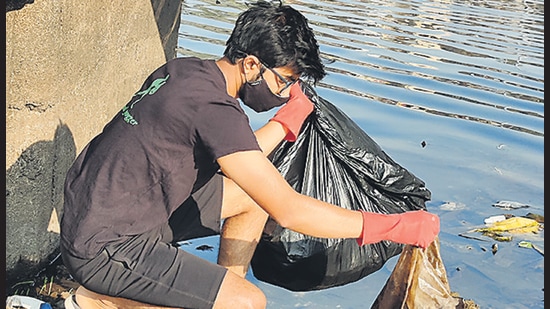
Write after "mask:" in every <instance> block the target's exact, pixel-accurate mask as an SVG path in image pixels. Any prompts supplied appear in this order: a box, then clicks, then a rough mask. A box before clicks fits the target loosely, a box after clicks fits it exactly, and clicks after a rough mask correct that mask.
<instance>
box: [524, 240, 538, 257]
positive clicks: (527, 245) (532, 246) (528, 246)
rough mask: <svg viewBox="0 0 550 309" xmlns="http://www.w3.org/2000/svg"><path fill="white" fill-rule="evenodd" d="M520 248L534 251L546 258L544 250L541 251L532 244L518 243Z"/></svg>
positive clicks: (528, 242)
mask: <svg viewBox="0 0 550 309" xmlns="http://www.w3.org/2000/svg"><path fill="white" fill-rule="evenodd" d="M518 246H520V247H521V248H528V249H534V250H535V251H537V252H538V253H540V254H541V255H542V256H544V250H542V249H540V248H539V247H538V246H535V245H534V244H533V243H532V242H530V241H526V240H522V241H520V242H519V243H518Z"/></svg>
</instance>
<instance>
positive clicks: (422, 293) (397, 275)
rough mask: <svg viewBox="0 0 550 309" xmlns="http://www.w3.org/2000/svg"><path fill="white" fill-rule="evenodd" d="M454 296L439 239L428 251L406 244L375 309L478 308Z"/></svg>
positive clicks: (373, 307) (373, 306)
mask: <svg viewBox="0 0 550 309" xmlns="http://www.w3.org/2000/svg"><path fill="white" fill-rule="evenodd" d="M475 307H477V306H474V307H469V306H466V305H465V303H464V301H463V299H462V298H460V297H454V296H453V295H451V290H450V287H449V281H448V280H447V272H446V271H445V266H444V265H443V261H442V260H441V255H440V254H439V238H436V239H435V241H434V242H433V243H432V244H431V245H430V246H429V247H428V248H426V249H421V248H418V247H413V246H411V245H406V246H405V247H404V248H403V251H402V252H401V256H400V257H399V260H398V261H397V264H396V265H395V268H394V270H393V271H392V273H391V275H390V277H389V278H388V281H387V282H386V285H385V286H384V288H383V289H382V291H381V292H380V294H378V297H377V298H376V300H375V302H374V304H373V305H372V307H371V309H416V308H422V309H430V308H437V309H442V308H453V309H454V308H475Z"/></svg>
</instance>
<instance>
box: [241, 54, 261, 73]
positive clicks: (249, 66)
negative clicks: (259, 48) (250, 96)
mask: <svg viewBox="0 0 550 309" xmlns="http://www.w3.org/2000/svg"><path fill="white" fill-rule="evenodd" d="M243 67H245V68H246V70H247V71H253V72H254V71H257V72H259V71H260V68H261V64H260V59H258V57H256V56H254V55H248V56H246V57H244V58H243Z"/></svg>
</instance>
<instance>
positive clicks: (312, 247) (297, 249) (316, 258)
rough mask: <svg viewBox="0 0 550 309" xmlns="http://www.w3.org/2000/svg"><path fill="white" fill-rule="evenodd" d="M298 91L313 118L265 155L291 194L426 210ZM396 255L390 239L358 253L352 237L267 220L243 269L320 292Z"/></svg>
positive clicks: (323, 107) (399, 177) (418, 187)
mask: <svg viewBox="0 0 550 309" xmlns="http://www.w3.org/2000/svg"><path fill="white" fill-rule="evenodd" d="M302 89H303V91H304V93H305V94H306V95H307V96H308V97H309V98H310V99H311V101H312V102H313V103H314V105H315V109H314V112H312V113H311V115H310V116H309V117H308V118H307V119H306V121H305V122H304V124H303V126H302V130H301V132H300V135H299V136H298V138H297V140H296V141H295V142H292V143H291V142H283V143H281V145H279V146H278V147H277V148H276V149H275V150H274V151H273V152H272V154H271V155H270V160H271V161H272V162H273V164H274V165H275V166H276V167H277V168H278V169H279V171H280V172H281V174H282V175H283V176H284V177H285V178H286V180H287V181H288V182H289V183H290V185H291V186H293V187H294V189H295V190H296V191H298V192H300V193H302V194H305V195H309V196H311V197H314V198H317V199H320V200H323V201H325V202H328V203H332V204H335V205H339V206H340V207H343V208H346V209H353V210H358V209H363V210H366V211H372V212H377V213H386V214H389V213H402V212H405V211H410V210H418V209H426V206H425V202H426V201H427V200H429V199H430V198H431V193H430V191H429V190H428V189H427V188H426V187H425V184H424V182H423V181H422V180H420V179H419V178H417V177H415V176H414V175H413V174H412V173H410V172H409V171H407V170H406V169H405V168H403V167H401V166H400V165H399V164H397V163H396V162H394V161H393V160H392V159H391V158H390V157H389V156H388V155H387V154H386V153H385V152H384V151H383V150H382V149H381V148H380V146H379V145H378V144H376V142H375V141H374V140H373V139H371V138H370V137H369V136H368V135H367V134H366V133H365V132H364V131H363V130H362V129H361V128H360V127H359V126H358V125H357V124H356V123H354V122H353V120H351V119H350V118H349V117H348V116H347V115H346V114H344V113H343V112H342V111H341V110H340V109H339V108H337V107H336V106H335V105H333V104H331V103H330V102H328V101H327V100H325V99H323V98H322V97H319V96H318V95H317V93H316V92H315V91H314V90H313V88H312V87H311V86H309V85H307V84H306V83H302ZM319 224H323V223H322V222H319ZM402 249H403V245H401V244H397V243H394V242H390V241H382V242H379V243H376V244H369V245H365V246H362V247H360V246H359V245H358V244H357V242H356V240H355V239H325V238H315V237H310V236H307V235H304V234H301V233H297V232H294V231H291V230H289V229H285V228H283V227H281V226H280V225H278V224H277V223H276V222H275V221H274V220H272V219H271V218H269V219H268V222H267V223H266V226H265V228H264V232H263V235H262V237H261V239H260V242H259V244H258V246H257V248H256V251H255V253H254V255H253V257H252V261H251V267H252V271H253V273H254V276H255V277H256V278H257V279H258V280H261V281H264V282H267V283H271V284H274V285H277V286H280V287H283V288H286V289H289V290H292V291H311V290H320V289H326V288H330V287H334V286H340V285H344V284H347V283H350V282H354V281H357V280H359V279H361V278H363V277H365V276H367V275H369V274H371V273H373V272H375V271H377V270H379V269H380V268H381V267H382V266H383V265H384V263H385V262H386V261H387V260H388V259H390V258H391V257H393V256H395V255H398V254H399V253H401V251H402Z"/></svg>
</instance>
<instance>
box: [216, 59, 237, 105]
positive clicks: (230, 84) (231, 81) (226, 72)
mask: <svg viewBox="0 0 550 309" xmlns="http://www.w3.org/2000/svg"><path fill="white" fill-rule="evenodd" d="M216 65H217V66H218V68H219V69H220V70H221V71H222V74H223V77H224V78H225V84H226V87H227V94H229V95H230V96H232V97H234V98H237V97H238V93H239V89H241V86H242V85H243V76H242V74H241V67H240V66H239V65H238V64H232V63H231V61H229V59H227V57H222V58H220V59H218V60H216Z"/></svg>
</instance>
